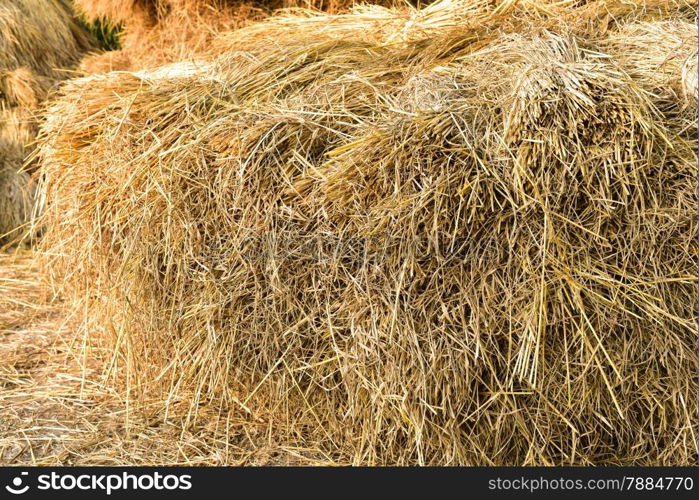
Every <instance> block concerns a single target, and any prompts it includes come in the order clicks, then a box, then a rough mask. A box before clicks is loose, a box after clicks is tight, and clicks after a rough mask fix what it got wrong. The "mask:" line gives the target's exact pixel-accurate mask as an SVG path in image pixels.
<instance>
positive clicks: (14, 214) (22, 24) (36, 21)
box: [0, 0, 94, 243]
mask: <svg viewBox="0 0 699 500" xmlns="http://www.w3.org/2000/svg"><path fill="white" fill-rule="evenodd" d="M93 48H94V46H93V45H92V41H91V39H90V38H89V36H88V35H87V34H86V33H84V32H83V31H82V30H81V29H80V28H79V27H78V25H77V24H76V23H75V22H74V20H73V17H72V13H71V11H70V8H69V7H68V4H67V3H66V2H65V1H64V0H13V1H11V2H3V3H2V5H0V160H1V161H0V170H2V173H1V174H0V206H1V207H2V209H3V212H2V213H0V243H3V241H4V240H5V239H6V237H7V236H8V233H9V232H10V231H12V230H13V229H15V228H17V226H18V225H20V224H21V223H24V222H26V220H27V219H26V215H27V214H28V211H27V210H26V209H25V208H26V205H27V204H31V200H28V199H26V200H22V199H21V198H22V195H21V194H20V193H21V191H22V189H19V188H20V187H22V186H23V183H25V182H26V181H27V178H28V176H27V175H26V174H23V173H17V172H18V170H19V169H20V168H21V167H22V162H23V159H24V157H25V155H24V154H18V151H22V150H23V149H24V150H25V152H28V151H29V149H30V148H29V145H30V142H31V141H33V139H34V136H35V134H36V130H35V129H36V126H35V120H34V114H35V113H36V112H37V111H38V108H39V105H40V103H41V102H42V101H43V100H44V99H45V98H46V95H47V93H48V91H49V89H50V88H51V86H52V85H53V84H54V82H56V81H57V80H62V79H64V78H66V77H67V76H68V73H67V72H66V68H70V67H74V66H75V65H76V64H77V62H78V61H79V59H80V57H81V56H82V54H84V53H85V51H87V50H91V49H93ZM25 187H26V186H25ZM31 190H32V189H31V188H30V187H26V189H24V191H25V192H31Z"/></svg>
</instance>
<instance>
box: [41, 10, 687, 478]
mask: <svg viewBox="0 0 699 500" xmlns="http://www.w3.org/2000/svg"><path fill="white" fill-rule="evenodd" d="M583 3H584V2H583ZM593 5H595V6H596V7H594V9H593V7H592V6H593ZM686 6H687V4H683V5H680V4H679V3H677V2H660V1H655V2H652V3H651V2H648V3H647V4H643V5H636V6H633V5H631V4H628V3H616V2H605V3H604V4H601V3H599V2H597V3H592V4H588V3H584V5H577V3H575V2H558V3H547V2H540V3H536V2H529V1H528V2H521V3H518V2H509V1H508V2H501V3H499V4H496V5H495V6H494V5H492V3H491V2H488V3H485V2H484V3H478V2H464V3H461V2H447V1H444V2H440V4H438V5H436V6H433V7H431V8H430V10H428V11H427V12H426V13H423V14H418V13H415V16H417V17H411V18H410V21H409V22H410V23H411V24H410V29H409V30H406V29H405V26H406V25H407V24H406V20H405V18H404V17H402V20H400V19H399V18H401V16H402V14H396V16H395V17H396V19H398V21H396V23H394V24H391V23H389V24H387V23H385V22H384V21H383V20H382V21H381V22H380V26H393V27H391V28H390V29H389V28H386V31H385V32H381V33H379V32H376V30H375V29H374V28H375V27H376V23H377V21H376V20H375V19H367V15H368V14H366V13H367V12H380V13H381V15H382V16H383V15H384V14H385V13H387V14H386V15H392V14H391V12H392V11H382V10H376V9H368V10H361V11H356V13H355V14H352V15H345V16H340V17H338V18H335V17H323V16H321V17H320V18H319V19H322V21H319V20H316V19H315V18H314V17H309V16H308V15H304V16H302V17H300V18H298V19H296V20H295V21H292V20H291V18H289V17H286V18H283V19H276V20H272V21H270V23H267V24H265V25H262V27H259V28H249V29H246V30H241V31H239V32H238V33H237V37H236V40H235V41H234V42H232V44H231V45H229V47H230V48H229V52H228V53H227V54H224V55H223V56H222V57H220V58H218V59H217V60H216V61H212V62H209V63H206V64H203V63H202V64H181V65H177V66H171V67H169V68H166V69H163V70H160V71H157V72H142V73H137V74H127V73H122V74H110V75H107V76H95V77H90V78H86V79H82V80H76V81H73V82H70V83H69V84H67V85H66V86H65V87H64V88H63V90H62V97H61V98H60V100H58V101H57V102H56V104H55V105H54V106H53V107H52V109H51V110H50V112H49V115H48V120H47V123H46V126H45V129H44V134H43V143H42V147H41V158H42V160H43V162H44V163H43V164H44V170H43V180H42V189H43V191H42V195H43V198H42V201H43V203H44V205H43V207H44V209H45V215H44V217H43V218H42V219H41V220H40V221H37V224H38V225H41V226H42V228H43V229H44V230H45V231H46V236H45V238H44V240H43V241H42V248H43V250H44V252H45V255H44V257H43V264H44V266H45V269H47V270H48V271H49V273H50V275H51V278H52V280H53V284H54V285H55V286H56V287H57V289H59V290H61V291H62V292H64V293H65V294H66V297H67V298H68V300H69V301H70V303H71V308H72V310H73V311H75V312H76V314H80V315H81V322H80V328H81V329H82V330H81V331H83V332H84V335H85V337H84V343H83V344H82V347H81V348H82V349H85V350H87V349H96V348H97V347H96V346H102V347H101V349H103V350H102V351H101V352H102V354H103V356H104V358H103V361H102V364H101V365H100V367H99V370H98V371H97V372H96V373H94V374H90V376H89V377H87V378H86V380H87V381H90V382H89V383H95V384H99V385H100V386H101V387H114V388H115V390H116V391H117V394H119V397H120V398H122V401H123V404H124V405H126V406H127V407H128V408H130V411H132V412H133V415H134V418H139V419H142V421H145V422H155V424H154V425H155V428H156V429H157V428H158V425H160V424H159V422H160V419H163V420H164V421H166V422H173V423H174V425H175V428H182V429H189V428H197V429H202V428H204V429H206V428H207V426H214V427H215V428H216V429H215V431H212V432H213V433H214V434H216V433H217V432H223V431H221V430H220V429H225V432H229V429H231V426H230V422H229V420H230V419H231V417H227V419H226V420H225V422H228V423H226V424H224V419H223V418H222V417H221V415H229V416H230V415H234V417H232V420H233V421H235V422H237V423H239V425H240V427H235V426H233V427H232V428H234V429H248V428H260V429H274V431H272V430H270V431H269V434H267V436H268V439H271V438H270V437H269V436H274V439H279V441H278V442H281V443H284V445H286V446H288V447H291V449H302V450H305V451H304V452H303V453H300V455H302V456H306V457H309V456H311V457H313V458H314V460H327V461H329V462H333V463H353V464H465V465H475V464H479V465H506V464H514V465H520V464H523V465H531V464H538V465H566V464H581V465H592V464H595V465H615V464H623V465H632V464H634V465H687V464H694V463H695V462H696V434H695V431H696V428H697V425H696V424H697V419H696V415H697V401H696V397H695V396H696V392H697V385H696V384H697V381H696V377H695V375H696V372H697V356H696V327H695V311H694V305H695V298H696V258H697V248H696V217H695V215H696V211H697V202H696V192H695V186H696V161H697V157H696V152H695V151H696V146H697V144H696V137H697V135H696V122H695V121H694V119H693V117H694V115H695V113H696V94H695V93H693V92H692V89H691V85H689V84H686V83H685V82H687V81H688V78H687V70H686V68H687V66H688V65H691V63H690V62H688V61H690V59H689V56H691V54H693V53H695V52H696V27H694V26H692V25H691V24H688V21H691V17H690V16H691V15H690V14H688V12H689V11H688V10H687V9H686ZM690 6H694V7H696V2H694V3H690ZM595 9H596V10H595ZM401 12H402V11H401ZM353 16H356V17H353ZM411 16H412V14H411ZM420 16H422V17H420ZM454 16H455V17H454ZM369 17H372V16H369ZM600 20H604V29H593V26H594V23H598V22H600ZM401 23H402V24H401ZM367 26H368V28H367ZM372 26H373V27H372ZM271 28H274V29H275V30H276V31H275V32H274V33H273V36H270V32H269V31H268V30H269V29H271ZM367 32H371V33H375V32H376V33H375V34H376V36H375V37H367ZM225 43H231V42H225ZM248 48H250V49H251V50H247V49H248ZM679 48H681V50H679ZM105 343H106V344H105ZM88 359H91V358H89V357H88ZM218 426H222V427H218ZM153 432H155V433H158V430H154V431H153ZM202 432H204V435H210V434H207V432H208V431H202ZM226 435H227V434H226ZM219 436H220V434H219ZM214 441H215V442H218V441H216V440H214ZM223 441H225V442H226V443H228V442H229V441H228V440H223ZM201 443H202V448H201V449H200V448H198V449H199V450H200V452H202V453H204V454H206V450H207V448H205V447H206V446H213V447H212V448H209V449H208V450H209V451H210V453H215V450H216V446H215V445H212V444H211V443H212V442H211V441H210V440H203V441H201ZM203 443H207V444H203ZM226 446H228V445H226ZM210 457H211V455H209V460H210V462H211V461H213V462H217V461H218V460H221V459H222V457H221V456H220V455H216V457H217V458H216V459H211V458H210ZM160 458H164V457H163V456H160ZM120 459H121V460H124V462H119V463H131V462H132V461H137V459H131V458H129V457H128V456H121V457H120ZM222 461H224V462H225V461H226V459H223V460H222Z"/></svg>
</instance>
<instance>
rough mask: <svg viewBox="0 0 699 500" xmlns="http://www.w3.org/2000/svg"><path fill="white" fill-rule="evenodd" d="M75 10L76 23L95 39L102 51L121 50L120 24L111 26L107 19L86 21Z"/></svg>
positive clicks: (83, 16) (83, 15)
mask: <svg viewBox="0 0 699 500" xmlns="http://www.w3.org/2000/svg"><path fill="white" fill-rule="evenodd" d="M75 10H76V13H77V16H76V17H77V19H78V22H79V23H80V24H81V25H82V26H83V27H85V29H86V30H88V31H89V32H90V33H91V34H92V36H94V37H95V39H96V40H97V42H98V43H99V45H100V47H101V48H102V49H104V50H119V49H120V48H121V43H120V42H119V37H120V36H121V30H122V28H123V26H122V24H121V23H119V24H113V23H112V22H111V21H110V20H109V19H104V18H103V19H97V20H95V21H88V20H87V18H86V17H85V14H83V13H81V12H80V11H79V10H78V9H75Z"/></svg>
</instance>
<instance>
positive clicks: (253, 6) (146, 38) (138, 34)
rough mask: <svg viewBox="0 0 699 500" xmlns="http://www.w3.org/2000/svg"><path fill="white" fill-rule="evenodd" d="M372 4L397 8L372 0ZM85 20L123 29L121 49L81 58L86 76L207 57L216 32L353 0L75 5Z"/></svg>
mask: <svg viewBox="0 0 699 500" xmlns="http://www.w3.org/2000/svg"><path fill="white" fill-rule="evenodd" d="M372 3H379V4H380V3H384V4H386V3H398V2H393V1H392V0H388V1H387V0H375V1H374V2H372ZM75 4H76V6H77V7H78V9H80V10H81V11H82V12H84V13H85V14H86V15H87V17H88V19H91V20H96V19H108V20H110V21H111V22H113V23H120V24H121V25H122V26H123V30H124V31H123V34H122V36H121V44H122V47H123V48H122V50H119V51H117V52H116V53H115V52H107V53H104V54H95V55H93V56H90V57H88V58H86V59H85V61H84V62H83V63H82V68H83V69H84V70H85V72H86V73H105V72H108V71H114V70H132V71H133V70H141V69H146V68H152V67H154V66H157V65H160V64H166V63H171V62H177V61H183V60H188V59H192V58H194V57H197V56H201V55H202V54H204V53H207V52H209V53H210V52H211V50H210V47H209V44H210V43H211V41H212V40H213V39H214V38H215V37H216V36H217V35H218V34H220V33H224V32H231V31H234V30H235V29H237V28H240V27H242V26H245V25H248V24H250V23H252V22H255V21H259V20H261V19H263V18H265V17H267V16H269V15H270V13H271V12H273V11H274V10H275V9H281V8H290V7H303V8H307V9H320V10H324V11H327V12H338V11H340V10H342V9H346V8H348V7H350V6H351V5H353V4H354V0H272V1H265V0H260V1H256V0H75Z"/></svg>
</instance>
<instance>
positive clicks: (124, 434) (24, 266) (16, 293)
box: [0, 250, 333, 465]
mask: <svg viewBox="0 0 699 500" xmlns="http://www.w3.org/2000/svg"><path fill="white" fill-rule="evenodd" d="M68 310H69V308H67V307H65V305H64V304H62V302H61V300H60V298H58V297H54V296H53V294H52V292H51V290H50V289H49V287H48V286H47V285H46V284H44V283H43V281H42V279H41V273H40V271H39V269H38V268H37V266H36V263H35V261H34V258H33V254H32V253H31V252H30V251H26V250H25V251H21V252H12V253H0V465H225V464H228V465H292V464H293V465H308V464H315V465H320V464H331V463H333V461H332V460H330V459H329V458H328V457H324V456H323V455H322V454H321V453H320V452H319V451H317V450H314V449H309V448H307V447H304V446H294V445H293V444H291V445H290V444H288V443H281V439H280V436H278V432H277V431H275V429H272V428H270V426H269V425H267V424H266V423H265V422H264V421H263V420H260V419H257V420H250V419H249V418H248V419H246V418H244V417H241V416H240V415H238V414H236V413H235V412H233V411H230V412H227V411H226V410H225V409H220V411H217V412H216V413H211V414H209V415H203V416H201V417H202V418H199V419H198V420H197V423H196V424H188V425H183V424H182V423H181V420H178V421H177V422H175V421H170V420H165V419H164V418H163V416H162V414H160V413H159V411H158V410H153V411H147V409H145V410H146V411H143V410H144V408H140V409H138V410H135V409H133V408H131V407H130V406H129V402H128V401H125V400H124V399H123V398H122V397H121V396H120V395H119V394H118V393H117V391H115V390H114V389H113V388H111V387H110V386H109V385H108V384H103V383H100V382H99V380H100V376H99V373H100V371H101V370H100V366H99V359H100V355H99V352H90V355H89V356H85V355H84V354H85V348H84V345H85V342H84V338H83V337H84V334H83V333H81V332H83V331H84V330H82V329H81V327H80V325H81V323H82V322H81V321H80V319H79V318H76V317H74V315H71V314H70V313H68V312H67V311H68ZM86 359H87V361H86ZM208 411H212V410H208Z"/></svg>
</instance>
